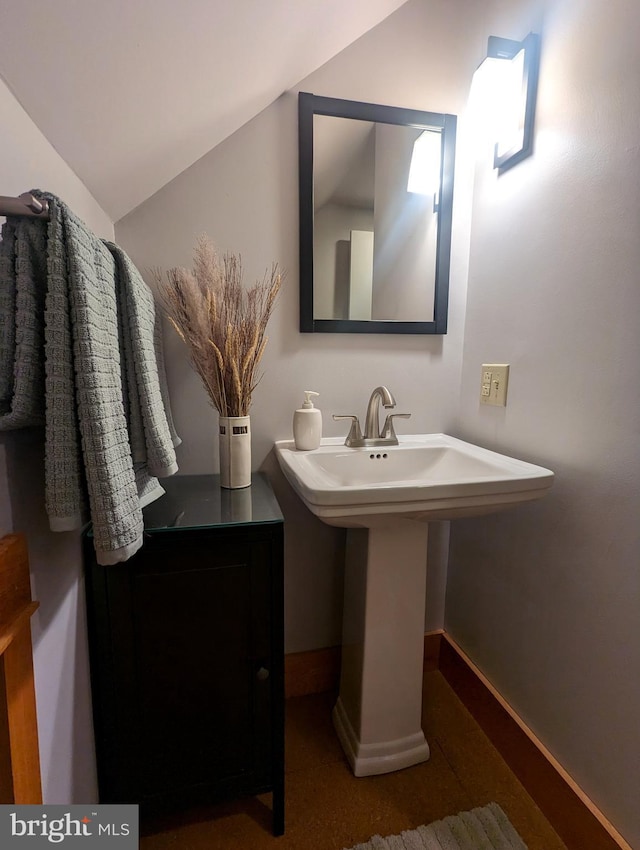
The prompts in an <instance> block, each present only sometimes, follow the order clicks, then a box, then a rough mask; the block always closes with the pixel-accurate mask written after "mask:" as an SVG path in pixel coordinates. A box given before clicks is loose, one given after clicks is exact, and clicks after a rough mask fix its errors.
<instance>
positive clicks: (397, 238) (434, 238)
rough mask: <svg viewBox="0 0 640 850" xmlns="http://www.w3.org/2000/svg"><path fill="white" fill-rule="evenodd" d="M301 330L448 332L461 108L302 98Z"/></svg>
mask: <svg viewBox="0 0 640 850" xmlns="http://www.w3.org/2000/svg"><path fill="white" fill-rule="evenodd" d="M298 128H299V167H300V170H299V177H300V330H301V331H303V332H307V333H309V332H316V333H317V332H325V333H405V334H406V333H416V334H444V333H446V332H447V308H448V298H449V257H450V251H451V214H452V202H453V170H454V156H455V136H456V116H455V115H445V114H442V113H438V112H423V111H420V110H415V109H401V108H398V107H394V106H381V105H379V104H374V103H361V102H358V101H352V100H340V99H338V98H331V97H319V96H316V95H313V94H308V93H306V92H300V93H299V96H298Z"/></svg>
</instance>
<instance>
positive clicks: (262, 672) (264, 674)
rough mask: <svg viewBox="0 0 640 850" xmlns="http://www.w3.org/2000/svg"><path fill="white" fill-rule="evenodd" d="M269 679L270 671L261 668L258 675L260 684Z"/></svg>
mask: <svg viewBox="0 0 640 850" xmlns="http://www.w3.org/2000/svg"><path fill="white" fill-rule="evenodd" d="M268 678H269V671H268V670H267V668H266V667H261V668H260V669H259V670H258V672H257V673H256V679H257V680H258V681H259V682H264V681H266V680H267V679H268Z"/></svg>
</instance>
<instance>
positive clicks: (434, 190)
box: [407, 130, 442, 203]
mask: <svg viewBox="0 0 640 850" xmlns="http://www.w3.org/2000/svg"><path fill="white" fill-rule="evenodd" d="M441 160H442V136H441V134H440V132H434V131H433V130H425V131H424V133H420V135H419V136H418V138H417V139H416V140H415V142H414V143H413V152H412V154H411V164H410V166H409V180H408V181H407V192H412V193H414V194H417V195H434V196H436V203H437V195H438V193H439V191H440V171H441Z"/></svg>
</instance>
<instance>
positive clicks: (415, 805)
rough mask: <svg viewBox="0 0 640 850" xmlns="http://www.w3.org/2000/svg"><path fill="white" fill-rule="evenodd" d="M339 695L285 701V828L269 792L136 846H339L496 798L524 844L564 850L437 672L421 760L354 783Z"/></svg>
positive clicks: (428, 677) (431, 681) (268, 849)
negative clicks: (336, 710) (337, 721)
mask: <svg viewBox="0 0 640 850" xmlns="http://www.w3.org/2000/svg"><path fill="white" fill-rule="evenodd" d="M334 699H335V697H334V695H332V694H318V695H314V696H307V697H297V698H295V699H290V700H288V701H287V707H286V760H287V772H286V832H285V835H284V836H282V837H280V838H274V837H273V836H272V835H271V832H270V827H271V817H270V815H271V813H270V809H269V805H270V795H265V796H264V797H262V798H252V799H248V800H241V801H237V802H234V803H228V804H222V805H219V806H215V807H211V808H209V809H207V810H202V809H201V810H199V811H194V812H191V813H189V815H188V816H182V818H181V819H176V818H171V817H166V818H165V819H163V820H158V821H157V822H156V823H154V824H153V825H151V826H147V828H146V830H145V831H146V832H147V834H145V835H144V836H143V837H142V840H141V843H140V847H141V850H343V848H350V847H352V846H353V845H354V844H357V843H358V842H363V841H366V840H368V839H369V838H370V837H371V836H372V835H374V834H376V833H378V834H380V835H394V834H397V833H399V832H402V831H403V830H405V829H415V827H417V826H419V825H420V824H428V823H430V822H431V821H434V820H437V819H439V818H442V817H445V816H446V815H452V814H457V813H458V812H460V811H465V810H468V809H472V808H474V807H476V806H484V805H486V804H487V803H489V802H491V801H495V802H497V803H499V805H500V806H501V807H502V808H503V810H504V811H505V813H506V814H507V816H508V817H509V819H510V821H511V823H512V824H513V825H514V826H515V828H516V829H517V831H518V832H519V834H520V835H521V836H522V838H523V840H524V841H525V843H526V844H527V846H528V848H529V850H566V848H565V845H564V844H563V843H562V841H561V840H560V839H559V838H558V836H557V834H556V833H555V832H554V831H553V829H552V827H551V826H550V824H549V823H548V821H547V820H546V819H545V817H544V816H543V815H542V813H541V812H540V810H539V809H538V808H537V806H536V805H535V803H534V802H533V801H532V800H531V798H530V797H529V796H528V794H527V793H526V792H525V790H524V789H523V787H522V785H521V784H520V782H519V781H518V780H517V779H516V777H515V776H514V775H513V773H512V772H511V771H510V769H509V768H508V767H507V765H506V764H505V763H504V761H503V760H502V758H501V757H500V756H499V755H498V753H497V751H496V750H495V749H494V747H493V746H492V745H491V743H490V742H489V740H488V739H487V737H486V736H485V734H484V733H483V732H482V730H481V729H480V727H479V726H478V725H477V723H476V722H475V721H474V720H473V718H472V717H471V715H470V714H469V713H468V711H467V710H466V709H465V708H464V706H463V705H462V703H461V702H460V701H459V700H458V698H457V697H456V696H455V694H454V693H453V691H452V690H451V688H450V687H449V685H448V684H447V683H446V681H445V680H444V678H443V677H442V675H441V674H440V673H439V672H432V673H427V674H425V677H424V709H423V728H424V730H425V734H426V736H427V740H428V741H429V745H430V747H431V758H430V759H429V761H428V762H425V763H424V764H421V765H417V766H416V767H411V768H407V769H406V770H402V771H398V772H397V773H391V774H386V775H384V776H374V777H366V778H361V779H356V778H355V777H354V776H353V774H352V773H351V771H350V769H349V766H348V765H347V763H346V760H345V758H344V756H343V754H342V750H341V749H340V745H339V744H338V741H337V739H336V737H335V733H334V731H333V727H332V724H331V708H332V706H333V701H334Z"/></svg>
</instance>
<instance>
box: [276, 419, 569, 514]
mask: <svg viewBox="0 0 640 850" xmlns="http://www.w3.org/2000/svg"><path fill="white" fill-rule="evenodd" d="M398 439H399V441H400V444H399V445H398V446H384V447H375V448H357V449H352V448H347V447H346V446H345V445H344V440H343V439H342V438H339V437H336V438H325V439H323V440H322V442H321V444H320V447H319V448H318V449H315V450H314V451H310V452H303V451H296V449H295V445H294V443H293V441H288V440H281V441H279V442H277V443H276V454H277V457H278V461H279V463H280V467H281V468H282V471H283V473H284V475H285V476H286V478H287V480H288V481H289V483H290V484H291V486H292V487H293V489H294V490H295V491H296V493H297V494H298V496H300V498H301V499H302V501H303V502H304V504H305V505H306V506H307V507H308V508H309V510H310V511H311V512H312V513H314V514H315V515H316V516H318V517H320V518H321V519H322V520H324V522H326V523H329V524H330V525H339V526H346V527H374V526H376V525H380V524H384V523H386V522H388V521H389V520H394V519H400V518H405V519H414V520H424V521H428V520H430V519H454V518H456V517H464V516H476V515H478V514H483V513H493V512H494V511H498V510H503V509H504V508H508V507H509V506H511V505H515V504H518V503H520V502H527V501H531V500H533V499H539V498H541V497H542V496H544V495H545V493H546V491H547V490H548V488H549V487H550V486H551V483H552V481H553V472H551V470H549V469H545V468H544V467H541V466H535V465H534V464H531V463H526V462H525V461H521V460H516V459H515V458H511V457H506V456H505V455H501V454H497V453H496V452H492V451H489V450H488V449H483V448H480V447H479V446H475V445H473V444H471V443H466V442H464V441H463V440H458V439H456V438H455V437H450V436H448V435H447V434H416V435H412V436H400V437H399V438H398Z"/></svg>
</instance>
